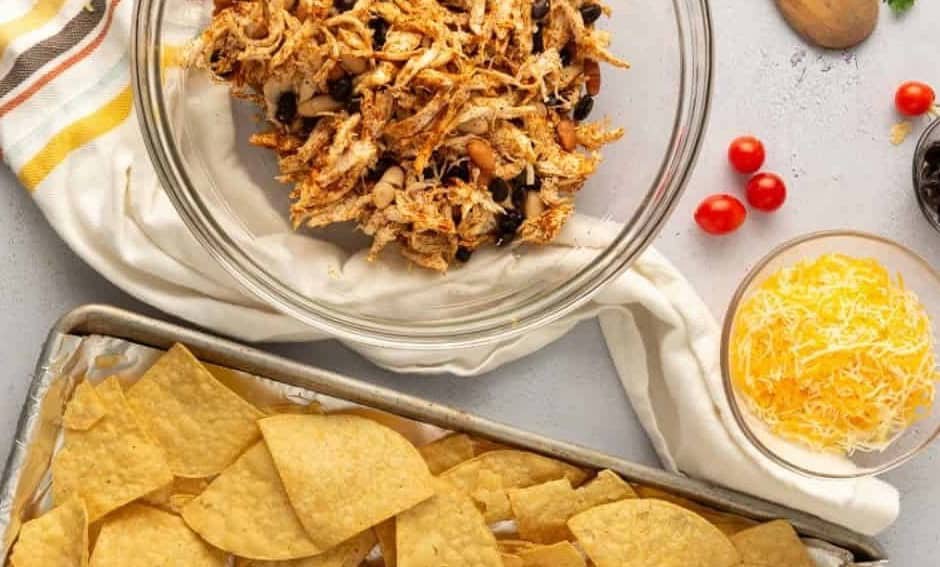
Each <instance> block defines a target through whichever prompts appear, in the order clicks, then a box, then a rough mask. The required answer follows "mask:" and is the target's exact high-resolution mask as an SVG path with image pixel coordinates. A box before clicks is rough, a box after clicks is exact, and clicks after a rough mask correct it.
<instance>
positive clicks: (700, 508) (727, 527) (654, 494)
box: [633, 485, 757, 536]
mask: <svg viewBox="0 0 940 567" xmlns="http://www.w3.org/2000/svg"><path fill="white" fill-rule="evenodd" d="M633 488H634V490H636V493H637V494H638V495H639V497H640V498H655V499H656V500H665V501H666V502H670V503H672V504H675V505H676V506H679V507H680V508H685V509H686V510H689V511H691V512H695V513H696V514H698V515H699V516H701V517H703V518H705V519H706V520H708V522H709V523H710V524H712V525H714V526H715V527H717V528H718V529H719V530H721V532H722V533H723V534H725V535H726V536H732V535H734V534H736V533H738V532H740V531H741V530H746V529H748V528H753V527H754V526H756V525H757V522H755V521H754V520H752V519H750V518H745V517H743V516H738V515H737V514H729V513H728V512H721V511H718V510H715V509H714V508H709V507H708V506H704V505H702V504H699V503H698V502H694V501H692V500H689V499H688V498H683V497H681V496H676V495H675V494H672V493H670V492H666V491H665V490H660V489H658V488H653V487H651V486H642V485H635V486H634V487H633Z"/></svg>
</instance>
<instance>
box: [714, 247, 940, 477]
mask: <svg viewBox="0 0 940 567" xmlns="http://www.w3.org/2000/svg"><path fill="white" fill-rule="evenodd" d="M839 237H842V238H846V237H848V238H856V239H859V240H867V241H871V242H876V243H878V244H884V245H887V246H889V247H891V248H894V249H895V250H897V251H898V252H900V253H901V254H904V255H905V256H907V257H909V258H910V259H911V260H913V261H914V262H915V263H917V264H920V265H921V267H923V268H924V269H925V271H926V272H927V273H928V274H930V275H931V276H932V277H933V279H934V280H936V283H937V285H938V287H940V271H937V270H936V269H935V268H934V267H933V266H932V265H931V264H930V262H928V261H927V260H926V259H925V258H924V257H923V256H921V255H920V254H918V253H917V252H914V251H913V250H911V249H910V248H908V247H907V246H905V245H903V244H901V243H899V242H897V241H894V240H891V239H890V238H886V237H884V236H880V235H877V234H872V233H869V232H864V231H860V230H852V229H838V230H820V231H814V232H810V233H807V234H803V235H800V236H797V237H795V238H791V239H790V240H787V241H785V242H783V243H782V244H779V245H777V246H776V247H774V248H773V249H772V250H771V251H770V252H768V253H767V254H766V255H765V256H764V257H762V258H761V259H760V260H759V261H758V262H757V263H756V264H754V266H753V267H752V268H750V269H749V270H748V273H747V275H746V276H745V277H744V279H743V280H741V283H740V284H739V285H738V287H737V289H736V290H735V292H734V295H733V296H732V297H731V302H730V303H729V304H728V308H727V310H726V311H725V317H724V321H723V324H722V331H721V352H720V365H721V382H722V389H723V391H724V394H725V400H726V401H727V402H728V406H729V407H730V408H731V414H732V416H734V421H735V422H736V423H737V425H738V428H739V429H740V430H741V432H742V433H743V434H744V436H745V437H746V438H747V439H748V441H750V442H751V444H752V445H753V446H754V447H755V448H756V449H757V450H758V451H759V452H760V453H761V454H763V455H764V456H765V457H767V458H768V459H770V460H771V461H773V462H774V463H776V464H778V465H780V466H782V467H784V468H786V469H788V470H790V471H793V472H795V473H798V474H800V475H802V476H806V477H810V478H816V479H853V478H865V477H873V476H877V475H880V474H883V473H886V472H889V471H892V470H894V469H896V468H898V467H900V466H901V465H904V464H905V463H907V462H908V461H910V460H911V459H913V458H914V457H916V456H917V455H919V454H920V453H922V452H923V451H924V449H926V448H927V447H929V446H930V445H931V444H932V443H933V442H934V441H936V440H937V438H938V437H940V426H938V427H937V429H936V430H935V431H933V432H932V433H931V434H930V435H929V436H927V438H926V439H925V440H924V441H923V442H921V443H918V444H917V446H916V447H914V448H912V449H910V450H909V451H907V452H905V453H904V454H903V455H900V456H898V457H896V458H894V459H892V460H890V461H888V462H886V463H884V464H882V465H879V466H877V467H868V468H865V469H861V470H859V471H858V472H855V473H842V474H839V473H826V472H820V471H817V470H811V469H808V468H805V467H801V466H800V465H797V464H795V463H793V462H792V461H790V460H788V459H785V458H783V457H781V456H780V455H779V454H778V453H777V452H776V451H774V450H772V449H770V448H769V447H767V445H766V444H765V443H763V442H762V441H761V440H760V438H759V437H758V436H757V435H756V434H755V433H754V431H753V430H752V429H751V427H750V426H749V425H748V424H747V420H746V419H745V416H744V410H743V409H742V408H741V407H740V405H739V404H738V401H737V396H736V395H735V388H734V382H733V380H732V378H731V370H730V358H731V348H730V347H731V333H732V330H733V328H734V320H735V316H736V315H737V311H738V308H739V307H740V305H741V302H742V301H743V300H744V298H745V296H746V294H747V292H748V291H749V290H750V288H751V286H752V285H753V284H754V283H755V281H756V280H757V277H758V274H760V273H761V272H763V270H764V268H766V267H767V266H768V265H769V264H770V263H771V262H773V261H774V260H776V259H777V258H778V257H779V256H780V255H781V254H784V253H786V252H788V251H790V250H792V249H794V248H796V247H798V246H801V245H803V244H806V243H809V242H815V241H819V240H825V239H829V238H839Z"/></svg>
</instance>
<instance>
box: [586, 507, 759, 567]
mask: <svg viewBox="0 0 940 567" xmlns="http://www.w3.org/2000/svg"><path fill="white" fill-rule="evenodd" d="M568 527H569V528H571V531H572V533H574V535H575V537H576V538H577V539H578V543H580V544H581V548H582V549H583V550H584V551H585V553H587V556H588V557H589V558H590V559H591V561H593V562H594V564H595V565H596V566H597V567H731V566H732V565H737V564H738V563H740V561H741V559H740V557H739V556H738V552H737V551H736V550H735V548H734V546H733V545H732V544H731V541H730V540H728V538H727V537H726V536H725V535H724V534H723V533H721V532H720V531H719V530H718V528H716V527H715V526H713V525H711V524H709V523H708V521H706V520H705V519H704V518H702V517H701V516H699V515H697V514H694V513H692V512H690V511H688V510H686V509H685V508H680V507H678V506H676V505H674V504H670V503H668V502H664V501H662V500H639V499H628V500H621V501H619V502H614V503H613V504H605V505H603V506H598V507H596V508H592V509H590V510H588V511H586V512H581V513H580V514H578V515H577V516H575V517H573V518H571V519H570V520H568Z"/></svg>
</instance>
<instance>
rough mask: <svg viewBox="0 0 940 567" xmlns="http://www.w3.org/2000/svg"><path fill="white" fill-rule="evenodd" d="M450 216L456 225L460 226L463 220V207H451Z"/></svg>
mask: <svg viewBox="0 0 940 567" xmlns="http://www.w3.org/2000/svg"><path fill="white" fill-rule="evenodd" d="M450 218H451V219H453V221H454V226H460V223H461V222H463V209H462V208H460V207H454V208H453V209H451V212H450Z"/></svg>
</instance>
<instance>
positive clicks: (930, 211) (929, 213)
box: [914, 119, 940, 232]
mask: <svg viewBox="0 0 940 567" xmlns="http://www.w3.org/2000/svg"><path fill="white" fill-rule="evenodd" d="M934 144H940V119H937V120H934V121H933V123H932V124H931V125H930V126H928V127H927V130H925V131H924V133H923V134H922V135H921V137H920V140H918V142H917V149H916V150H915V151H914V194H915V195H916V196H917V204H918V205H920V210H921V212H922V213H924V216H925V217H926V218H927V222H929V223H930V226H932V227H934V229H935V230H937V231H938V232H940V191H938V192H937V194H936V195H935V196H934V199H933V202H931V199H930V198H929V196H928V195H927V192H926V191H925V189H926V187H925V183H926V181H927V180H926V179H925V178H924V171H923V167H922V166H923V162H924V156H926V155H927V150H928V149H930V147H931V146H933V145H934Z"/></svg>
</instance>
